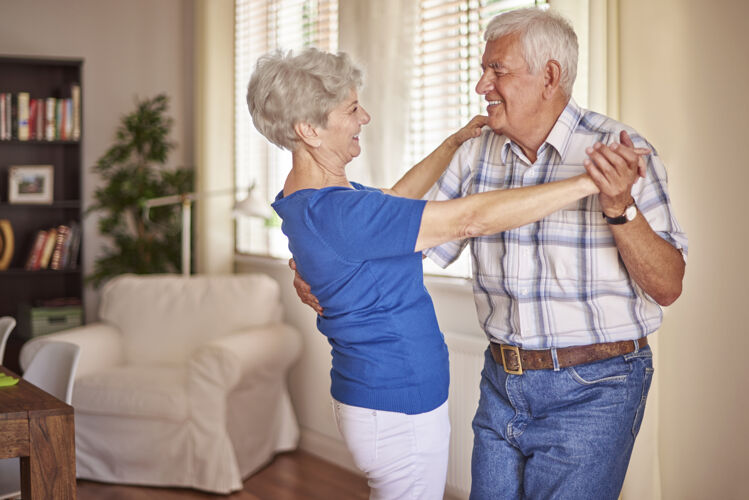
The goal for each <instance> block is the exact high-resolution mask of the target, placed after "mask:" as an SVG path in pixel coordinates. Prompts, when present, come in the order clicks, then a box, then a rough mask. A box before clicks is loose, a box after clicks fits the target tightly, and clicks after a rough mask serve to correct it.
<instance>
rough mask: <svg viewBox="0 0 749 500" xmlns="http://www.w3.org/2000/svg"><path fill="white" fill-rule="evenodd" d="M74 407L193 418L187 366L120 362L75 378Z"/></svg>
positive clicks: (130, 414)
mask: <svg viewBox="0 0 749 500" xmlns="http://www.w3.org/2000/svg"><path fill="white" fill-rule="evenodd" d="M75 384H76V385H75V391H74V394H73V407H74V408H75V409H76V411H79V412H84V413H88V414H91V415H109V416H117V417H124V418H128V417H131V418H132V417H136V418H163V419H168V420H174V421H177V422H184V421H186V420H187V419H188V418H189V416H190V415H189V405H188V401H187V391H186V390H185V370H184V369H182V368H179V367H172V366H137V365H128V366H117V367H114V368H110V369H107V370H103V371H100V372H98V373H96V374H93V375H88V376H86V377H83V378H80V379H78V380H76V382H75Z"/></svg>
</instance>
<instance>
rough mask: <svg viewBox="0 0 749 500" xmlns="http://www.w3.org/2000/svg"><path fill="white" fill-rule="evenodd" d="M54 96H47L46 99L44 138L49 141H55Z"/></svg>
mask: <svg viewBox="0 0 749 500" xmlns="http://www.w3.org/2000/svg"><path fill="white" fill-rule="evenodd" d="M56 101H57V99H55V98H54V97H47V99H45V101H44V105H45V106H44V138H45V139H47V140H48V141H54V140H55V138H56V137H57V136H56V135H55V111H56V106H55V102H56Z"/></svg>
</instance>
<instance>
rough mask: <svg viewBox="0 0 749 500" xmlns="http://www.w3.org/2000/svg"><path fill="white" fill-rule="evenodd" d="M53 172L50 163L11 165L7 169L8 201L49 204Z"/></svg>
mask: <svg viewBox="0 0 749 500" xmlns="http://www.w3.org/2000/svg"><path fill="white" fill-rule="evenodd" d="M54 174H55V169H54V167H53V166H52V165H12V166H11V167H10V168H9V169H8V203H35V204H40V205H51V204H52V201H53V191H54Z"/></svg>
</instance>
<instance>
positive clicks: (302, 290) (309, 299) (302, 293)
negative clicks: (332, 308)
mask: <svg viewBox="0 0 749 500" xmlns="http://www.w3.org/2000/svg"><path fill="white" fill-rule="evenodd" d="M289 267H290V268H291V269H292V270H293V271H294V288H296V294H297V295H298V296H299V299H300V300H301V301H302V303H304V304H307V305H308V306H310V307H311V308H312V309H314V310H315V312H316V313H317V314H319V315H320V316H322V307H321V306H320V302H319V301H318V300H317V297H315V296H314V295H312V289H311V288H310V286H309V285H308V284H307V282H306V281H304V280H303V279H302V276H301V275H300V274H299V271H297V269H296V262H294V259H289Z"/></svg>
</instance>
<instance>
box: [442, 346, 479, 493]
mask: <svg viewBox="0 0 749 500" xmlns="http://www.w3.org/2000/svg"><path fill="white" fill-rule="evenodd" d="M445 343H447V347H448V349H449V351H450V393H449V408H450V427H451V433H450V459H449V463H448V467H447V485H446V487H445V492H446V494H447V495H448V497H450V498H455V499H466V498H468V494H469V492H470V490H471V451H472V448H473V430H472V429H471V421H472V420H473V414H474V413H475V412H476V407H477V406H478V402H479V381H480V380H481V369H482V368H483V366H484V351H485V350H486V347H487V346H488V345H489V343H488V341H487V340H486V338H485V337H484V336H483V335H481V336H479V335H464V334H456V333H445Z"/></svg>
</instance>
